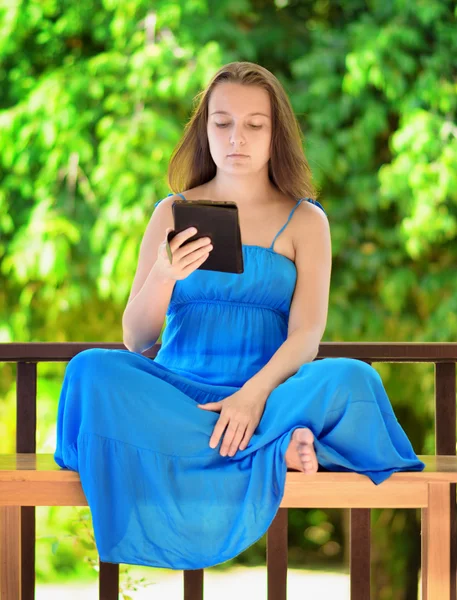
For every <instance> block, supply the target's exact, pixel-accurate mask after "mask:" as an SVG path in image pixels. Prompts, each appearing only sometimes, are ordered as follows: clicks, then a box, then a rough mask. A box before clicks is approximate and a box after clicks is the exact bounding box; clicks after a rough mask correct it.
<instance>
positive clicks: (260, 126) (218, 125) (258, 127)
mask: <svg viewBox="0 0 457 600" xmlns="http://www.w3.org/2000/svg"><path fill="white" fill-rule="evenodd" d="M215 125H216V127H227V125H230V123H216V124H215ZM251 127H252V128H253V129H261V128H262V125H251Z"/></svg>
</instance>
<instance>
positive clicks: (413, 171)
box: [0, 0, 457, 600]
mask: <svg viewBox="0 0 457 600" xmlns="http://www.w3.org/2000/svg"><path fill="white" fill-rule="evenodd" d="M456 13H457V8H456V3H455V1H453V0H416V1H415V2H409V1H408V0H390V1H388V2H386V1H385V0H370V1H369V2H366V1H365V0H335V1H330V0H301V1H296V2H290V1H288V0H276V1H275V2H274V1H272V0H252V1H249V0H218V1H216V0H183V1H181V2H180V1H177V0H154V1H153V2H152V1H151V0H148V1H146V0H124V1H123V2H118V1H116V0H79V2H77V3H75V2H72V1H70V0H59V1H57V0H23V1H20V0H10V1H9V2H6V3H5V2H3V3H0V81H2V85H1V86H0V341H2V342H9V341H118V340H121V339H122V327H121V316H122V312H123V309H124V306H125V303H126V301H127V297H128V294H129V291H130V286H131V283H132V279H133V274H134V272H135V268H136V261H137V257H138V250H139V245H140V241H141V238H142V235H143V233H144V230H145V227H146V224H147V222H148V220H149V217H150V215H151V212H152V210H153V204H154V202H155V201H156V200H158V199H160V198H163V197H165V196H166V195H167V194H168V193H169V189H168V187H167V179H166V174H167V166H168V160H169V157H170V155H171V153H172V150H173V148H174V147H175V145H176V143H177V142H178V140H179V138H180V136H181V134H182V132H183V128H184V125H185V124H186V121H187V119H188V118H189V115H190V111H191V109H192V101H193V98H194V96H195V95H196V94H197V93H198V92H199V91H200V90H201V89H202V88H204V87H205V85H206V84H207V82H208V80H209V78H210V77H211V76H212V75H213V74H214V72H215V71H216V70H217V69H218V68H219V67H220V66H221V65H222V64H224V63H227V62H231V61H233V60H248V61H252V62H256V63H259V64H262V65H263V66H265V67H266V68H268V69H269V70H271V71H272V72H273V73H275V75H276V76H277V77H278V78H279V79H280V81H281V82H282V84H283V85H284V87H285V89H286V91H287V93H288V94H289V96H290V98H291V102H292V104H293V107H294V110H295V112H296V114H297V116H298V117H299V120H300V123H301V125H302V128H303V131H304V133H305V140H306V147H305V151H306V154H307V157H308V160H309V163H310V166H311V168H312V169H313V171H314V173H315V175H316V178H317V181H318V184H319V185H320V187H321V189H322V193H321V196H320V198H319V199H320V201H321V202H322V204H323V205H324V207H325V209H326V211H327V213H328V215H329V220H330V225H331V231H332V250H333V270H332V286H331V296H330V308H329V317H328V324H327V330H326V333H325V336H324V340H323V341H433V342H439V341H452V340H454V339H455V337H456V333H457V282H456V278H455V271H454V269H455V266H454V265H455V262H456V255H457V246H456V243H455V241H456V232H457V223H456V219H457V169H456V165H457V124H456V113H457V80H456V71H455V68H456V67H455V65H456V64H457V36H456V35H455V31H456V25H457V23H456V21H457V17H456ZM374 366H375V368H376V369H377V370H378V371H379V372H380V374H381V376H382V378H383V381H384V383H385V387H386V390H387V392H388V394H389V397H390V398H391V400H392V404H393V405H394V408H395V411H396V414H397V416H398V418H399V420H400V422H401V423H402V425H403V427H404V429H405V431H406V433H407V434H408V436H409V437H410V439H411V440H412V443H413V445H414V448H415V450H416V452H417V453H420V454H422V453H423V454H427V453H433V452H434V430H433V406H434V398H433V393H434V373H433V368H432V367H431V366H429V365H420V364H419V365H388V364H376V365H374ZM63 373H64V365H56V364H50V363H43V364H40V365H39V374H40V380H39V387H38V398H39V404H38V420H39V428H38V437H37V449H38V451H39V452H53V451H54V443H55V432H54V424H55V418H56V408H57V401H58V396H59V390H60V385H61V381H62V378H63ZM0 374H1V375H0V398H1V400H0V452H13V451H14V432H15V367H14V366H13V365H3V366H1V367H0ZM75 510H76V509H73V511H75ZM37 514H38V515H39V517H38V519H37V536H38V541H37V556H38V557H39V558H38V560H37V574H38V580H49V579H51V578H56V577H58V576H64V577H65V578H67V579H68V577H69V576H70V574H73V575H75V576H77V577H84V576H87V575H90V573H91V572H92V575H95V573H94V571H93V565H94V564H96V552H95V549H94V547H93V544H92V545H91V542H90V540H89V541H88V542H86V543H85V542H83V540H82V538H81V531H82V527H83V525H82V524H81V523H82V522H83V521H84V520H85V521H86V522H87V521H88V522H89V528H90V514H89V512H88V509H78V510H77V514H78V515H80V519H79V524H78V520H77V521H76V524H75V522H74V519H73V518H72V517H73V516H74V512H72V511H71V510H70V509H65V508H46V507H43V508H38V509H37ZM289 516H290V534H289V543H290V552H289V558H290V564H291V566H303V565H306V566H309V565H310V564H313V565H316V566H317V565H323V564H325V565H328V566H331V567H332V568H335V569H336V568H340V567H341V566H343V568H345V567H346V566H347V562H348V554H347V553H348V528H347V515H345V514H343V512H342V511H330V510H327V511H323V510H322V511H321V510H308V511H303V510H302V511H299V510H295V509H294V510H290V513H289ZM80 538H81V539H80ZM75 540H76V543H75ZM418 544H419V515H418V514H417V513H416V511H392V510H389V511H379V510H377V511H373V567H372V577H373V580H374V581H373V598H375V599H378V600H384V599H388V600H409V599H412V598H416V597H417V574H418V569H419V565H420V563H419V557H418ZM83 557H85V558H86V560H85V561H83V560H82V558H83ZM91 559H92V560H93V561H95V562H93V563H91ZM264 560H265V538H262V540H260V541H259V542H258V543H257V544H256V545H254V546H253V547H251V548H250V549H249V550H247V551H246V552H245V553H243V554H242V555H240V556H239V557H237V558H236V559H233V561H229V563H244V564H258V563H262V562H263V561H264ZM229 563H226V564H224V565H222V566H221V567H220V568H226V567H227V566H229Z"/></svg>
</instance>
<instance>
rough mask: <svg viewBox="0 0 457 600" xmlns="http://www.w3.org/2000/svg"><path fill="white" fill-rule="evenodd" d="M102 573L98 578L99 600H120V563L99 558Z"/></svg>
mask: <svg viewBox="0 0 457 600" xmlns="http://www.w3.org/2000/svg"><path fill="white" fill-rule="evenodd" d="M99 567H100V575H99V578H98V597H99V600H118V598H119V565H117V564H114V563H105V562H103V561H101V560H99Z"/></svg>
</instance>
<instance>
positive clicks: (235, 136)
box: [230, 125, 244, 148]
mask: <svg viewBox="0 0 457 600" xmlns="http://www.w3.org/2000/svg"><path fill="white" fill-rule="evenodd" d="M230 143H231V144H232V145H233V147H234V148H237V147H238V144H240V143H242V144H244V134H243V128H242V126H241V125H234V126H233V128H232V133H231V135H230Z"/></svg>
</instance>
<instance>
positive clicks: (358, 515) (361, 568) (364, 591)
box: [349, 508, 371, 600]
mask: <svg viewBox="0 0 457 600" xmlns="http://www.w3.org/2000/svg"><path fill="white" fill-rule="evenodd" d="M350 519H351V544H350V549H351V553H350V561H349V570H350V582H351V600H367V599H369V598H370V597H371V596H370V593H371V592H370V565H371V563H370V558H371V510H370V509H368V508H366V509H360V508H359V509H357V510H351V511H350Z"/></svg>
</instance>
